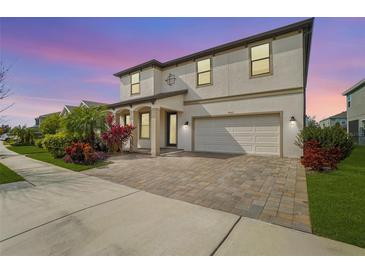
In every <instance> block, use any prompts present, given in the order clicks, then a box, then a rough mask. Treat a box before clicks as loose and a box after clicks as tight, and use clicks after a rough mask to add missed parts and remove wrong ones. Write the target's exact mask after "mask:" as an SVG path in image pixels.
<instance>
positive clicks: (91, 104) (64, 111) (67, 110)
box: [35, 100, 107, 126]
mask: <svg viewBox="0 0 365 274" xmlns="http://www.w3.org/2000/svg"><path fill="white" fill-rule="evenodd" d="M106 105H107V104H106V103H101V102H94V101H87V100H81V103H80V105H79V106H71V105H65V106H64V107H63V109H62V111H61V112H54V113H49V114H44V115H41V116H39V117H37V118H35V121H36V124H35V126H39V124H40V121H41V120H43V119H44V118H45V117H47V116H49V115H52V114H55V113H59V115H60V116H66V115H67V114H69V113H71V112H72V111H73V110H74V109H75V108H77V107H88V108H90V107H98V106H106Z"/></svg>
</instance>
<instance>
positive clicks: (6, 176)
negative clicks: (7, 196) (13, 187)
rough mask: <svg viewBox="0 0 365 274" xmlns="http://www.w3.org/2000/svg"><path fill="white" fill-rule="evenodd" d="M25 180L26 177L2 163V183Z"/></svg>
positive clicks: (0, 181)
mask: <svg viewBox="0 0 365 274" xmlns="http://www.w3.org/2000/svg"><path fill="white" fill-rule="evenodd" d="M18 181H24V178H23V177H22V176H20V175H18V174H16V173H15V172H14V171H12V170H11V169H10V168H8V167H7V166H4V165H3V164H1V163H0V184H7V183H13V182H18Z"/></svg>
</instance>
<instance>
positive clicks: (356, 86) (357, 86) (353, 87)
mask: <svg viewBox="0 0 365 274" xmlns="http://www.w3.org/2000/svg"><path fill="white" fill-rule="evenodd" d="M363 86H365V78H364V79H362V80H361V81H360V82H358V83H356V84H355V85H353V86H352V87H350V88H349V89H347V90H345V91H344V92H342V95H344V96H345V95H347V94H349V93H353V92H355V91H356V90H358V89H359V88H362V87H363Z"/></svg>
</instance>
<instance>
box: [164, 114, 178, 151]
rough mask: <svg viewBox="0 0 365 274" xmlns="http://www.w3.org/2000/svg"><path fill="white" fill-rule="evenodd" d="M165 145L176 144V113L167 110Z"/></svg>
mask: <svg viewBox="0 0 365 274" xmlns="http://www.w3.org/2000/svg"><path fill="white" fill-rule="evenodd" d="M166 125H167V130H166V132H167V136H166V137H167V142H166V143H167V145H168V146H176V144H177V113H176V112H168V113H167V123H166Z"/></svg>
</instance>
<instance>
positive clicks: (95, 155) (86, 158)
mask: <svg viewBox="0 0 365 274" xmlns="http://www.w3.org/2000/svg"><path fill="white" fill-rule="evenodd" d="M65 152H66V156H65V157H64V158H63V160H64V161H65V162H66V163H76V164H85V165H91V164H94V163H95V162H97V161H99V160H105V158H106V155H105V153H104V152H101V151H94V149H93V148H92V147H91V146H90V144H88V143H82V142H77V143H73V144H72V145H71V146H69V147H66V148H65Z"/></svg>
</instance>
